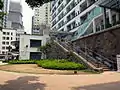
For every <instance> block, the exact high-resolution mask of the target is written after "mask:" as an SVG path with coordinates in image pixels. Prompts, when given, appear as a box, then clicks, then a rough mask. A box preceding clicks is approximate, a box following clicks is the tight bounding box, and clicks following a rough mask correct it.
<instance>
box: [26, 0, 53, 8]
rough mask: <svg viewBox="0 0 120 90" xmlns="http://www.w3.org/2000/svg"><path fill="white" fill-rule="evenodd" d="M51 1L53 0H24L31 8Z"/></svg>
mask: <svg viewBox="0 0 120 90" xmlns="http://www.w3.org/2000/svg"><path fill="white" fill-rule="evenodd" d="M51 1H54V0H25V2H26V3H27V4H28V5H29V6H30V7H31V8H34V7H39V6H42V5H43V4H45V3H48V2H51Z"/></svg>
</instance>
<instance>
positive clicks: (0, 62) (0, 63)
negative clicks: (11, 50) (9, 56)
mask: <svg viewBox="0 0 120 90" xmlns="http://www.w3.org/2000/svg"><path fill="white" fill-rule="evenodd" d="M6 64H8V63H2V61H0V65H6Z"/></svg>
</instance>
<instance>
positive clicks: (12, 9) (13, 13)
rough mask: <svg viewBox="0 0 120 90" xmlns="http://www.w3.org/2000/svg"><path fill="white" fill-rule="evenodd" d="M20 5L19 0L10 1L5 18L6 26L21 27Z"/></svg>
mask: <svg viewBox="0 0 120 90" xmlns="http://www.w3.org/2000/svg"><path fill="white" fill-rule="evenodd" d="M22 17H23V16H22V6H21V4H20V3H19V2H12V1H10V5H9V13H8V19H7V26H6V27H7V28H13V29H22V28H23V21H22Z"/></svg>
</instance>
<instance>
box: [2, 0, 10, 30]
mask: <svg viewBox="0 0 120 90" xmlns="http://www.w3.org/2000/svg"><path fill="white" fill-rule="evenodd" d="M3 3H4V7H3V12H4V13H6V14H7V15H5V16H4V17H3V27H4V28H6V25H7V19H8V13H9V0H3Z"/></svg>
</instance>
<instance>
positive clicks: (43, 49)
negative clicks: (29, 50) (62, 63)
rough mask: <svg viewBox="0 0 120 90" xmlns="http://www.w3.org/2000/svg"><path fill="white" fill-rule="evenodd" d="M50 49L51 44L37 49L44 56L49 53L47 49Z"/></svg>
mask: <svg viewBox="0 0 120 90" xmlns="http://www.w3.org/2000/svg"><path fill="white" fill-rule="evenodd" d="M50 47H51V44H50V43H47V44H46V45H45V46H41V47H40V48H39V50H40V51H41V52H42V53H44V54H46V53H47V52H48V51H49V48H50Z"/></svg>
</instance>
